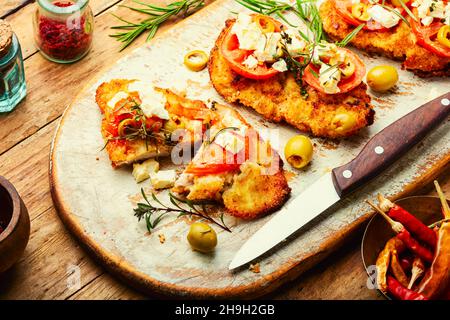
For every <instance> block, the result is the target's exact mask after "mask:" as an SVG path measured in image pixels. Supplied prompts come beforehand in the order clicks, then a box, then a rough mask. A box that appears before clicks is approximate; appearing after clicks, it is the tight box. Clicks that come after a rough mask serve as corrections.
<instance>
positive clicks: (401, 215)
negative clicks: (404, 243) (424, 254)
mask: <svg viewBox="0 0 450 320" xmlns="http://www.w3.org/2000/svg"><path fill="white" fill-rule="evenodd" d="M378 200H379V202H380V209H381V210H383V211H385V212H387V214H388V215H389V217H391V218H392V219H394V220H395V221H397V222H400V223H401V224H402V225H403V226H404V227H405V229H406V230H408V231H409V232H411V234H412V235H413V236H414V237H415V238H417V240H420V241H422V242H423V243H425V244H427V245H429V246H430V247H431V248H432V249H434V248H435V247H436V242H437V237H436V233H435V232H434V231H433V230H432V229H430V228H428V227H427V226H426V225H425V224H424V223H422V221H420V220H419V219H417V218H416V217H415V216H413V215H412V214H411V213H409V212H408V211H406V210H405V209H403V208H402V207H400V206H399V205H396V204H394V203H392V202H391V201H389V200H388V199H386V198H384V197H383V196H382V195H380V194H379V195H378Z"/></svg>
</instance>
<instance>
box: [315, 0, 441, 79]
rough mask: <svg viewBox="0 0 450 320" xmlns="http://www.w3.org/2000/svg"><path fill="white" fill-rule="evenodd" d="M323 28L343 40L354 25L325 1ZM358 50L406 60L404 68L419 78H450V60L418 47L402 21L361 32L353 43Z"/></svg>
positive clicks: (330, 34) (337, 38)
mask: <svg viewBox="0 0 450 320" xmlns="http://www.w3.org/2000/svg"><path fill="white" fill-rule="evenodd" d="M319 13H320V16H321V18H322V21H323V29H324V30H325V32H326V33H327V34H328V36H329V37H330V38H331V39H333V40H337V41H339V40H342V39H343V38H344V37H345V36H346V35H347V34H349V33H350V32H351V31H352V30H353V29H355V27H354V26H352V25H350V24H348V23H347V22H346V21H345V20H344V19H343V18H342V17H341V15H340V14H339V13H338V12H337V9H336V4H335V0H326V1H325V2H324V3H322V5H321V6H320V9H319ZM350 43H351V44H352V45H354V46H355V47H356V48H359V49H362V50H364V51H366V52H369V53H378V54H382V55H384V56H387V57H389V58H392V59H395V60H400V61H403V66H404V67H405V68H406V69H407V70H410V71H412V72H414V73H415V74H417V75H418V76H421V77H432V76H450V58H444V57H440V56H438V55H436V54H434V53H433V52H431V51H429V50H427V49H425V48H423V47H421V46H419V45H417V44H416V43H415V37H414V34H413V33H412V32H411V28H410V27H409V26H408V25H407V24H406V23H405V22H404V21H402V20H400V22H399V24H398V25H397V26H395V27H393V28H390V29H388V30H384V31H379V32H378V31H369V30H361V31H359V32H358V34H357V35H356V36H355V37H354V38H353V40H352V41H351V42H350Z"/></svg>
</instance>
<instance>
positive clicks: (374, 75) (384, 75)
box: [367, 66, 398, 92]
mask: <svg viewBox="0 0 450 320" xmlns="http://www.w3.org/2000/svg"><path fill="white" fill-rule="evenodd" d="M397 81H398V72H397V69H396V68H394V67H393V66H376V67H373V68H372V69H370V70H369V72H368V73H367V84H368V85H369V87H370V88H372V90H374V91H379V92H384V91H387V90H389V89H391V88H392V87H393V86H395V84H396V83H397Z"/></svg>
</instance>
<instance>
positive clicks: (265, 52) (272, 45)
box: [253, 32, 282, 62]
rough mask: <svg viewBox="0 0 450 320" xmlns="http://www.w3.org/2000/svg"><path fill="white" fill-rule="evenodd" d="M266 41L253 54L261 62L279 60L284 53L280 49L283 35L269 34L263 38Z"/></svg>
mask: <svg viewBox="0 0 450 320" xmlns="http://www.w3.org/2000/svg"><path fill="white" fill-rule="evenodd" d="M262 38H263V39H264V41H262V43H264V45H263V46H261V45H259V46H258V48H257V49H256V50H255V52H254V53H253V54H254V55H255V57H256V59H258V61H261V62H266V61H267V62H273V61H275V60H276V58H278V57H279V56H280V55H281V54H282V52H281V51H280V50H281V49H279V44H280V40H281V33H279V32H268V33H266V34H264V35H263V37H262Z"/></svg>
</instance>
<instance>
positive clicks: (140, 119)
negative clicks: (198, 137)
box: [102, 99, 173, 150]
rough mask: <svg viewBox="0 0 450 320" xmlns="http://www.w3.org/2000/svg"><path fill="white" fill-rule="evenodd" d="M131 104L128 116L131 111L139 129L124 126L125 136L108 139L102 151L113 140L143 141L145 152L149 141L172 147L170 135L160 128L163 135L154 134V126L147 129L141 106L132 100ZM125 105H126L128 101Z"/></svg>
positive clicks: (145, 117)
mask: <svg viewBox="0 0 450 320" xmlns="http://www.w3.org/2000/svg"><path fill="white" fill-rule="evenodd" d="M132 102H133V106H131V110H130V114H131V112H133V111H134V112H135V114H134V116H133V118H132V119H133V121H134V122H135V123H140V125H139V127H135V126H130V125H126V127H125V129H126V133H125V135H123V136H118V137H112V138H108V139H107V140H106V143H105V145H104V146H103V148H102V150H103V149H105V148H106V146H107V145H108V143H110V142H111V141H115V140H128V141H132V140H136V139H142V140H144V141H145V148H146V150H148V142H149V141H157V142H163V143H164V144H166V145H172V144H173V142H172V140H171V134H170V133H169V132H165V130H164V129H162V128H161V129H160V131H161V132H162V133H163V135H161V133H154V132H153V131H152V129H153V126H154V125H155V124H153V125H152V127H150V128H147V116H146V115H145V114H144V111H143V110H142V108H141V106H140V105H139V104H138V103H137V102H136V100H134V99H133V100H132ZM126 103H128V101H127V102H126ZM126 103H124V104H123V105H122V106H120V107H119V109H121V108H123V107H125V105H126ZM125 120H126V119H125Z"/></svg>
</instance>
